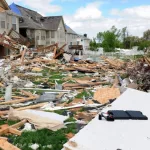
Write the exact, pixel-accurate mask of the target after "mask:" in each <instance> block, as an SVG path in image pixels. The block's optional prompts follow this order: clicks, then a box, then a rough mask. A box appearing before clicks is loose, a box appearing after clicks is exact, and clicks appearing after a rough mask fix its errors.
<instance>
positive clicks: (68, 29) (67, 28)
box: [65, 24, 77, 35]
mask: <svg viewBox="0 0 150 150" xmlns="http://www.w3.org/2000/svg"><path fill="white" fill-rule="evenodd" d="M65 28H66V31H67V33H69V34H76V35H77V33H76V32H75V31H73V30H72V29H71V28H70V27H69V26H67V25H66V24H65Z"/></svg>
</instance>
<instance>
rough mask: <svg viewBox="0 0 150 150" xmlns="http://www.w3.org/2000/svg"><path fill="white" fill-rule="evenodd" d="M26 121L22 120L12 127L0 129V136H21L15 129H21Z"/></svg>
mask: <svg viewBox="0 0 150 150" xmlns="http://www.w3.org/2000/svg"><path fill="white" fill-rule="evenodd" d="M26 122H27V121H26V120H22V121H20V122H18V123H16V124H14V125H12V126H8V127H5V128H2V129H0V135H4V134H7V133H12V134H15V135H21V133H22V132H21V131H19V130H17V128H19V127H21V126H22V125H24V124H25V123H26Z"/></svg>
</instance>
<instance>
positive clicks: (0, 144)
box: [0, 138, 21, 150]
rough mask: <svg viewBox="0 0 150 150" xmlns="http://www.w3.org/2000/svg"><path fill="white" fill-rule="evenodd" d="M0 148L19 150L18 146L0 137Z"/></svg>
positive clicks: (3, 149)
mask: <svg viewBox="0 0 150 150" xmlns="http://www.w3.org/2000/svg"><path fill="white" fill-rule="evenodd" d="M0 149H2V150H21V149H19V148H18V147H16V146H14V145H12V144H10V143H9V142H8V141H7V140H6V139H2V138H0Z"/></svg>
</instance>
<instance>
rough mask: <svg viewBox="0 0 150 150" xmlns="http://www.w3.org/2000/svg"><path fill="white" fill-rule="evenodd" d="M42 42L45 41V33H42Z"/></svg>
mask: <svg viewBox="0 0 150 150" xmlns="http://www.w3.org/2000/svg"><path fill="white" fill-rule="evenodd" d="M41 40H45V31H41Z"/></svg>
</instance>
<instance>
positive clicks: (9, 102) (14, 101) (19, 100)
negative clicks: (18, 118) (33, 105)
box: [0, 96, 37, 105]
mask: <svg viewBox="0 0 150 150" xmlns="http://www.w3.org/2000/svg"><path fill="white" fill-rule="evenodd" d="M36 98H37V97H35V96H34V97H29V98H22V99H18V100H10V101H7V102H1V103H0V105H4V104H15V103H21V102H26V101H30V100H35V99H36Z"/></svg>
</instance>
